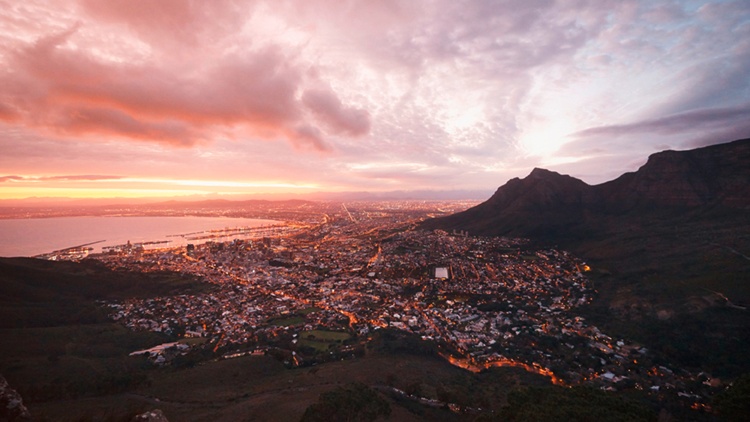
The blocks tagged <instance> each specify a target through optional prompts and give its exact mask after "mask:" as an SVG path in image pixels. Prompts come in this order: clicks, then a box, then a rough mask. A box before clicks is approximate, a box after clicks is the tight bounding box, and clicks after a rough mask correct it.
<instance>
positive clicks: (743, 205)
mask: <svg viewBox="0 0 750 422" xmlns="http://www.w3.org/2000/svg"><path fill="white" fill-rule="evenodd" d="M423 227H424V228H427V229H445V230H452V229H457V230H466V231H468V232H469V233H471V234H474V235H485V236H513V237H524V238H528V239H530V241H531V242H533V243H537V244H542V245H548V246H555V247H559V248H561V249H565V250H569V251H571V252H573V253H575V254H576V255H578V256H579V257H581V258H583V259H585V260H586V261H587V262H588V263H589V264H590V266H591V268H592V271H591V272H590V273H589V278H590V279H591V280H592V281H593V282H594V283H595V285H596V287H597V290H598V291H599V294H598V296H597V298H596V299H595V300H594V302H593V303H592V304H591V305H590V306H589V307H588V309H586V310H584V312H585V314H586V317H587V318H589V319H590V320H592V322H594V323H595V324H597V325H598V326H601V327H603V329H605V331H606V332H608V333H610V334H612V335H615V336H622V337H625V338H633V339H636V340H639V341H641V342H643V344H646V345H647V347H648V348H649V349H652V350H654V351H656V352H657V353H662V354H663V355H664V356H667V357H668V358H669V359H671V360H673V361H678V362H681V363H682V364H683V365H685V366H686V367H700V368H706V369H707V370H710V371H714V373H716V374H723V375H722V376H736V375H737V374H738V373H742V372H750V365H748V364H747V359H746V356H748V355H750V283H748V281H749V280H750V139H742V140H738V141H734V142H730V143H726V144H720V145H714V146H709V147H705V148H699V149H694V150H689V151H663V152H659V153H656V154H654V155H652V156H650V157H649V159H648V161H647V163H646V164H645V165H643V166H642V167H641V168H640V169H638V171H636V172H633V173H626V174H623V175H622V176H620V177H618V178H617V179H615V180H612V181H609V182H606V183H603V184H600V185H595V186H591V185H588V184H586V183H584V182H583V181H581V180H578V179H575V178H573V177H570V176H565V175H561V174H558V173H555V172H552V171H548V170H542V169H534V170H533V171H532V172H531V174H529V175H528V176H527V177H525V178H523V179H518V178H516V179H512V180H510V181H508V182H507V183H506V184H505V185H503V186H501V187H500V188H499V189H497V191H496V192H495V194H494V195H492V197H490V198H489V199H488V200H487V201H485V202H483V203H481V204H479V205H477V206H475V207H473V208H470V209H468V210H466V211H464V212H460V213H457V214H453V215H450V216H447V217H443V218H437V219H432V220H427V221H425V222H424V223H423ZM719 350H720V351H721V352H720V353H717V352H716V351H719Z"/></svg>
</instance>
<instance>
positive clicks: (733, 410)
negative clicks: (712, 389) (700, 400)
mask: <svg viewBox="0 0 750 422" xmlns="http://www.w3.org/2000/svg"><path fill="white" fill-rule="evenodd" d="M715 405H716V408H717V410H718V411H719V415H720V416H721V418H722V420H726V421H746V420H747V418H748V415H750V374H745V375H743V376H741V377H739V378H738V379H737V381H735V382H734V383H732V386H731V387H729V388H728V389H727V390H725V391H723V392H722V393H721V394H719V395H718V396H716V399H715Z"/></svg>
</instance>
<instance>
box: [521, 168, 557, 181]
mask: <svg viewBox="0 0 750 422" xmlns="http://www.w3.org/2000/svg"><path fill="white" fill-rule="evenodd" d="M554 176H562V175H561V174H560V173H557V172H555V171H551V170H547V169H543V168H539V167H534V170H531V173H529V175H528V176H526V177H527V178H529V177H530V178H534V179H539V178H548V177H554Z"/></svg>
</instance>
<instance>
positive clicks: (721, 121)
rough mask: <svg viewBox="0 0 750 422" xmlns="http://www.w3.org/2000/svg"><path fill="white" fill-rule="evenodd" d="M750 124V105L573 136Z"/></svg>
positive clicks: (598, 128)
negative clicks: (749, 122)
mask: <svg viewBox="0 0 750 422" xmlns="http://www.w3.org/2000/svg"><path fill="white" fill-rule="evenodd" d="M748 121H750V104H743V105H741V106H736V107H723V108H709V109H701V110H691V111H686V112H684V113H678V114H673V115H671V116H666V117H660V118H655V119H649V120H643V121H640V122H635V123H629V124H622V125H607V126H600V127H593V128H588V129H585V130H582V131H579V132H576V133H573V134H572V135H571V136H572V137H576V138H588V137H604V136H634V135H638V134H643V133H652V134H675V133H694V132H696V131H703V130H716V129H724V128H726V127H727V126H732V125H737V124H740V123H743V122H748Z"/></svg>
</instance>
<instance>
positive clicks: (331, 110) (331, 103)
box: [302, 89, 370, 136]
mask: <svg viewBox="0 0 750 422" xmlns="http://www.w3.org/2000/svg"><path fill="white" fill-rule="evenodd" d="M302 103H303V104H304V105H305V106H306V107H307V108H308V109H309V110H310V111H312V112H313V114H314V115H315V116H316V117H318V118H319V119H320V120H321V121H322V122H323V123H324V124H325V125H326V126H327V127H329V128H330V129H331V130H332V131H334V132H335V133H343V134H347V135H354V136H357V135H364V134H366V133H368V132H369V131H370V115H369V114H368V113H367V111H365V110H361V109H356V108H349V107H345V106H344V105H343V104H342V103H341V100H339V98H338V97H337V96H336V95H335V94H334V93H333V92H331V91H329V90H322V89H314V90H308V91H306V92H305V93H304V94H303V95H302Z"/></svg>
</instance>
